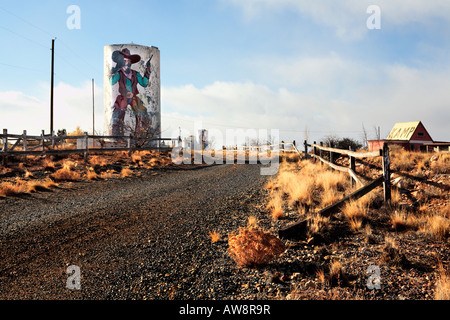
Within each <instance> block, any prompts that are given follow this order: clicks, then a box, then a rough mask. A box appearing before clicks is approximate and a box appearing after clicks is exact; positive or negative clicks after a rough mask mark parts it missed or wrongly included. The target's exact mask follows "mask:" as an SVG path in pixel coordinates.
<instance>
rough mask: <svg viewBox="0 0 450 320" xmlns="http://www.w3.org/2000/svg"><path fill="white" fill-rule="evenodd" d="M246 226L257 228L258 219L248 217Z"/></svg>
mask: <svg viewBox="0 0 450 320" xmlns="http://www.w3.org/2000/svg"><path fill="white" fill-rule="evenodd" d="M247 225H248V226H249V227H254V228H257V227H258V219H256V217H255V216H250V217H248V223H247Z"/></svg>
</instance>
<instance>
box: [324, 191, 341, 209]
mask: <svg viewBox="0 0 450 320" xmlns="http://www.w3.org/2000/svg"><path fill="white" fill-rule="evenodd" d="M340 199H341V196H340V194H339V192H338V191H337V190H335V189H326V190H325V191H324V192H323V193H322V200H321V205H322V206H323V207H324V208H325V207H327V206H329V205H331V204H333V203H335V202H337V201H339V200H340Z"/></svg>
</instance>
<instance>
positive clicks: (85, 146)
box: [84, 132, 89, 160]
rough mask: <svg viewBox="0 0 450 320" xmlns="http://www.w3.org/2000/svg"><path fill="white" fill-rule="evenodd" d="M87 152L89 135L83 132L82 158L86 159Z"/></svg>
mask: <svg viewBox="0 0 450 320" xmlns="http://www.w3.org/2000/svg"><path fill="white" fill-rule="evenodd" d="M88 152H89V137H88V133H87V132H85V133H84V160H87V158H88Z"/></svg>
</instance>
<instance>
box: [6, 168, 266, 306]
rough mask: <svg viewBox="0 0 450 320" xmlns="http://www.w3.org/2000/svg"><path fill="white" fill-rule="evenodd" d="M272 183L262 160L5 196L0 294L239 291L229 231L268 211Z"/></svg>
mask: <svg viewBox="0 0 450 320" xmlns="http://www.w3.org/2000/svg"><path fill="white" fill-rule="evenodd" d="M266 181H267V176H261V175H260V166H259V165H221V166H212V167H207V168H202V169H197V170H183V171H180V170H168V171H163V172H158V173H157V174H156V175H155V173H152V172H151V171H150V172H143V173H142V175H141V176H140V177H137V178H136V177H134V178H125V179H112V180H105V181H96V182H79V183H74V184H73V185H72V186H71V187H69V188H66V187H60V188H57V189H52V191H49V192H38V193H33V194H31V195H27V196H22V197H12V198H6V199H0V236H1V248H2V249H1V256H0V299H172V298H173V299H213V298H214V299H224V298H230V297H233V296H235V297H236V296H238V295H239V290H240V284H239V280H237V279H235V278H234V277H236V273H239V272H238V269H237V267H236V266H235V263H234V262H233V261H232V260H231V259H230V258H229V256H228V254H227V253H226V248H227V245H226V235H227V234H228V233H229V232H231V231H235V230H236V229H237V228H238V227H240V226H243V225H245V224H246V219H247V217H248V216H249V215H252V214H260V213H261V212H259V211H258V209H257V207H256V206H255V204H258V203H261V202H262V201H263V199H264V191H263V186H264V183H265V182H266ZM255 210H256V211H255ZM213 230H216V231H217V232H219V233H220V234H221V235H222V238H221V240H219V241H218V242H216V243H212V242H211V240H210V237H209V232H210V231H213ZM71 265H75V266H77V267H79V270H80V275H81V278H80V280H81V281H80V289H79V290H78V289H76V288H75V289H69V288H68V287H67V280H68V278H70V279H69V280H71V279H72V277H71V276H70V275H69V274H67V268H68V266H71ZM69 283H71V284H74V283H75V282H70V281H69ZM69 286H70V285H69ZM72 288H73V286H72Z"/></svg>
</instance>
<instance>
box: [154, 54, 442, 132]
mask: <svg viewBox="0 0 450 320" xmlns="http://www.w3.org/2000/svg"><path fill="white" fill-rule="evenodd" d="M273 62H274V63H273V65H271V66H270V67H267V68H266V69H265V73H266V78H273V79H278V80H277V81H278V83H279V84H281V85H282V84H287V85H288V86H289V87H288V86H285V87H283V86H281V85H280V86H278V87H277V86H271V87H269V86H267V85H261V84H257V83H254V82H215V83H213V84H211V85H208V86H205V87H203V88H197V87H195V86H193V85H188V86H183V87H163V89H162V99H163V114H164V108H166V109H168V110H170V112H172V113H175V114H177V116H176V117H178V119H182V118H183V116H182V115H183V114H186V112H187V113H188V114H189V116H190V119H189V120H188V121H186V122H184V123H183V125H184V126H189V123H193V121H194V120H195V119H202V120H203V122H204V125H205V127H206V128H208V127H209V128H212V127H215V124H216V127H219V128H220V127H222V128H224V126H223V125H228V126H229V127H231V128H233V127H239V126H240V127H242V128H273V129H280V131H281V134H282V136H284V137H285V139H297V140H301V139H303V131H304V130H305V127H308V130H309V131H310V132H311V134H310V137H311V138H312V139H316V140H319V139H321V138H323V137H324V136H326V135H328V134H331V133H335V134H337V135H339V136H350V137H353V138H355V139H360V138H361V131H362V124H363V123H364V125H365V127H366V129H369V134H370V130H371V128H373V126H381V129H382V134H385V135H387V133H388V132H389V131H390V129H391V127H392V125H393V124H394V123H395V122H403V121H416V120H421V121H422V122H423V123H424V125H425V126H426V127H427V129H428V131H429V132H430V134H431V135H432V137H433V138H434V139H436V140H450V136H448V132H447V131H448V123H447V121H448V119H449V118H450V108H449V106H448V103H449V101H450V92H449V91H448V89H447V88H449V87H450V79H449V78H448V73H449V71H450V70H449V69H450V68H444V69H441V70H437V69H416V68H412V67H407V66H404V65H382V64H376V65H364V64H362V63H361V62H358V61H353V60H346V59H342V58H340V57H339V56H337V55H332V56H330V57H325V58H314V59H311V58H304V59H303V58H299V59H297V60H295V59H292V60H291V61H282V60H280V61H273ZM257 65H258V63H255V67H256V66H257ZM256 69H258V68H257V67H256ZM299 74H301V77H300V76H299V77H297V78H296V75H299ZM279 79H281V80H279ZM272 84H273V83H272ZM274 87H275V88H276V89H273V88H274ZM305 87H307V90H304V88H305ZM168 120H169V121H171V120H170V119H168ZM176 122H177V121H176V120H174V122H173V125H172V126H173V127H175V128H177V127H178V126H177V125H176V124H175V123H176ZM217 124H218V125H220V126H217ZM164 125H165V123H164V122H163V126H164Z"/></svg>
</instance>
